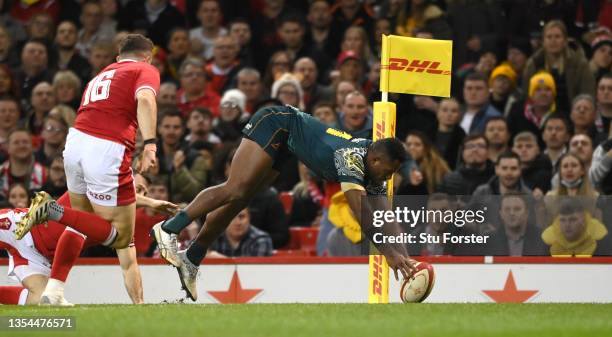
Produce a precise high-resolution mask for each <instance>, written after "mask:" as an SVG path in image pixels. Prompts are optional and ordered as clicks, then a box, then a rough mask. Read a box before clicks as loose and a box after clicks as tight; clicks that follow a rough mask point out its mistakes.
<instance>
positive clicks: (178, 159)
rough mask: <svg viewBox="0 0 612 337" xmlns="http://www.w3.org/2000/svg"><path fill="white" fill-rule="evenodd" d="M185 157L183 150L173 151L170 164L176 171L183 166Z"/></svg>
mask: <svg viewBox="0 0 612 337" xmlns="http://www.w3.org/2000/svg"><path fill="white" fill-rule="evenodd" d="M185 158H186V157H185V152H183V151H182V150H178V151H176V152H175V153H174V158H173V160H172V164H173V165H174V170H175V171H178V170H180V169H181V168H183V164H185Z"/></svg>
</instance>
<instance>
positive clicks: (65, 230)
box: [0, 190, 178, 305]
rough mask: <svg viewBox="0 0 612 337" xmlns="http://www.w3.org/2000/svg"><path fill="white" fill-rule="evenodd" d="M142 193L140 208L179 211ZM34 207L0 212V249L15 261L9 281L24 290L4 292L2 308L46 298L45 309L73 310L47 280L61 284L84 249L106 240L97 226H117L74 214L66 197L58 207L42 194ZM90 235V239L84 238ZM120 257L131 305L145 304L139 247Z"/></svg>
mask: <svg viewBox="0 0 612 337" xmlns="http://www.w3.org/2000/svg"><path fill="white" fill-rule="evenodd" d="M144 193H146V190H141V191H139V193H138V194H137V195H136V204H137V205H138V206H139V207H140V206H142V207H150V208H154V209H156V210H157V211H159V212H163V213H167V214H174V213H176V211H177V210H178V206H176V205H174V204H172V203H170V202H167V201H162V200H155V199H151V198H148V197H146V196H144ZM32 204H33V207H31V208H30V209H14V210H10V209H5V210H0V248H4V249H7V250H8V252H9V254H10V256H11V260H12V261H13V262H14V263H13V268H9V276H15V277H16V278H17V279H18V280H19V282H21V284H22V287H18V286H17V287H16V286H3V287H0V303H2V304H36V303H39V300H41V297H42V299H43V302H45V303H43V304H56V305H71V304H70V303H68V302H67V301H66V300H65V299H64V296H63V286H62V287H61V293H60V294H58V293H45V292H43V291H44V290H45V288H46V286H47V282H48V280H49V281H51V282H56V283H61V284H62V285H63V284H64V283H65V282H66V279H67V278H68V273H69V272H70V269H71V268H72V266H73V265H74V263H75V262H76V259H77V258H78V256H79V254H80V253H81V250H82V248H83V247H90V246H94V245H97V244H101V243H102V242H103V241H102V240H104V239H105V238H104V236H100V235H99V234H98V233H99V232H98V231H92V229H93V228H94V227H98V228H106V230H107V231H112V229H113V226H112V225H111V223H110V222H108V221H106V220H104V219H102V218H100V217H99V216H97V215H95V214H92V213H87V212H81V211H77V210H74V209H71V208H70V200H69V198H68V194H67V193H65V194H64V195H63V196H62V197H60V198H59V199H58V200H57V202H56V201H54V200H53V199H51V197H50V196H49V195H48V194H46V193H44V192H41V193H40V194H37V196H36V197H35V198H34V200H33V201H32ZM44 209H47V212H46V214H44V215H42V216H40V217H39V218H38V219H39V220H40V222H38V223H34V222H32V219H33V218H34V217H33V216H32V215H33V213H37V212H38V213H45V212H42V211H41V210H44ZM21 220H25V221H21ZM45 221H48V222H47V225H46V226H36V227H35V228H32V226H34V225H36V224H40V223H43V222H45ZM66 226H68V227H66ZM30 229H31V231H30ZM76 230H78V231H80V232H82V233H85V235H84V234H81V233H79V232H77V231H76ZM13 232H14V234H13ZM86 233H89V234H91V235H90V236H87V237H86V235H87V234H86ZM18 238H19V240H17V239H18ZM61 248H63V249H61ZM117 256H118V257H119V263H120V265H121V269H122V272H123V278H124V283H125V287H126V290H127V292H128V294H129V296H130V298H131V300H132V302H133V303H135V304H139V303H143V294H142V280H141V277H140V271H139V269H138V264H137V261H136V249H135V247H134V246H133V245H131V246H129V247H127V248H122V249H117ZM51 261H52V263H51ZM49 297H53V298H51V299H49ZM58 297H59V298H58ZM45 298H46V300H45Z"/></svg>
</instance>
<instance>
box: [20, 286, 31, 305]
mask: <svg viewBox="0 0 612 337" xmlns="http://www.w3.org/2000/svg"><path fill="white" fill-rule="evenodd" d="M29 293H30V292H29V291H28V289H23V290H22V291H21V293H19V301H17V305H25V304H26V301H27V300H28V294H29Z"/></svg>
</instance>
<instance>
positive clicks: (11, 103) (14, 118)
mask: <svg viewBox="0 0 612 337" xmlns="http://www.w3.org/2000/svg"><path fill="white" fill-rule="evenodd" d="M19 108H20V106H19V102H17V101H16V100H15V98H13V97H10V96H0V162H4V160H6V156H7V150H8V149H7V145H8V136H9V134H10V133H11V131H12V130H13V129H15V128H16V127H17V123H18V122H19V117H20V114H21V112H20V111H19V110H20V109H19Z"/></svg>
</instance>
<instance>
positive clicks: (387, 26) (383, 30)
mask: <svg viewBox="0 0 612 337" xmlns="http://www.w3.org/2000/svg"><path fill="white" fill-rule="evenodd" d="M392 33H393V30H392V28H391V21H389V19H387V18H377V19H376V22H375V24H374V31H373V32H370V34H371V35H370V36H369V40H370V41H372V53H373V54H374V56H375V57H376V58H378V59H380V58H381V57H382V39H383V36H386V35H391V34H392ZM372 34H373V35H372ZM379 73H380V69H379Z"/></svg>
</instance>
